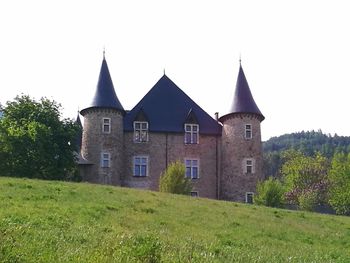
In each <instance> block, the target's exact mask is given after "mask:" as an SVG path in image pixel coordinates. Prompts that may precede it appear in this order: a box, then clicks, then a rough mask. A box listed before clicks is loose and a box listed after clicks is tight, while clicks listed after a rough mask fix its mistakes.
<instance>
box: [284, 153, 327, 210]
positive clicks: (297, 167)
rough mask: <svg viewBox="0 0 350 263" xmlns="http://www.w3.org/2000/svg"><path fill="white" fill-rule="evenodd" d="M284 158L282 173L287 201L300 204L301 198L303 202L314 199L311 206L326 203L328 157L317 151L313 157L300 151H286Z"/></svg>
mask: <svg viewBox="0 0 350 263" xmlns="http://www.w3.org/2000/svg"><path fill="white" fill-rule="evenodd" d="M284 158H285V162H284V164H283V166H282V175H283V179H284V183H285V185H286V189H287V193H286V199H287V201H288V203H290V204H297V205H300V200H301V199H303V201H305V202H304V203H306V202H307V201H308V202H311V201H314V202H315V204H314V205H313V206H315V205H317V204H326V203H327V201H328V196H327V195H328V186H329V182H328V171H329V161H328V159H327V158H325V157H323V156H322V155H321V154H319V153H318V154H316V156H315V157H310V156H305V155H304V154H303V153H301V152H300V151H287V152H285V154H284ZM314 196H316V198H315V197H314ZM308 207H310V205H308Z"/></svg>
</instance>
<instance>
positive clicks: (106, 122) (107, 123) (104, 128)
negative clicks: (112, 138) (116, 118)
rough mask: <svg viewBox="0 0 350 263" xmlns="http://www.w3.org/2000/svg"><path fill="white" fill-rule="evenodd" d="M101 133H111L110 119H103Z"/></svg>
mask: <svg viewBox="0 0 350 263" xmlns="http://www.w3.org/2000/svg"><path fill="white" fill-rule="evenodd" d="M102 133H111V118H103V120H102Z"/></svg>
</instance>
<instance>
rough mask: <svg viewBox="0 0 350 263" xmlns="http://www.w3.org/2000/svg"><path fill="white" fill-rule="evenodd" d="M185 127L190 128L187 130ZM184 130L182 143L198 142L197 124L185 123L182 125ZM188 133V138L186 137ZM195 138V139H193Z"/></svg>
mask: <svg viewBox="0 0 350 263" xmlns="http://www.w3.org/2000/svg"><path fill="white" fill-rule="evenodd" d="M187 127H189V128H190V129H189V130H187ZM194 127H196V129H197V130H196V131H194V129H193V128H194ZM184 130H185V136H184V143H185V144H199V124H193V123H185V125H184ZM188 135H189V140H188V139H187V137H188ZM194 138H196V141H195V140H194Z"/></svg>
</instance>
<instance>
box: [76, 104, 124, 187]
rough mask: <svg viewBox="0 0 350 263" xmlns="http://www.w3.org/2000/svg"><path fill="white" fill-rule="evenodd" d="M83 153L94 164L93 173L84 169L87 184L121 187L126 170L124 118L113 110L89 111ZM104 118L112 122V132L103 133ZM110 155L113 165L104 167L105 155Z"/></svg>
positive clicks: (84, 131) (85, 123) (86, 116)
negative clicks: (121, 178)
mask: <svg viewBox="0 0 350 263" xmlns="http://www.w3.org/2000/svg"><path fill="white" fill-rule="evenodd" d="M83 114H84V128H83V139H82V149H81V154H82V156H83V158H85V159H86V160H87V161H89V162H90V163H92V165H90V166H89V171H84V170H82V173H83V174H82V176H83V180H84V181H89V182H93V183H102V184H113V185H120V177H121V175H122V171H123V163H122V162H123V152H122V149H123V116H122V114H121V113H120V112H119V111H116V110H113V109H94V108H93V109H87V110H85V112H84V113H83ZM103 118H110V119H111V132H110V133H102V124H103ZM102 152H106V153H110V156H111V162H110V163H111V166H110V167H109V168H102V167H101V153H102Z"/></svg>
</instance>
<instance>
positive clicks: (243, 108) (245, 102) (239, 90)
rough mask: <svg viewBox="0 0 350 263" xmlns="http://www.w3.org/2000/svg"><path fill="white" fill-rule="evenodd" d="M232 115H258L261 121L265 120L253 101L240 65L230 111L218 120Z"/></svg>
mask: <svg viewBox="0 0 350 263" xmlns="http://www.w3.org/2000/svg"><path fill="white" fill-rule="evenodd" d="M232 113H252V114H256V115H258V116H259V118H260V119H261V121H262V120H264V119H265V117H264V115H263V114H262V113H261V111H260V110H259V108H258V106H257V105H256V103H255V101H254V98H253V95H252V93H251V91H250V88H249V85H248V82H247V79H246V77H245V75H244V72H243V68H242V65H240V67H239V72H238V77H237V83H236V90H235V94H234V96H233V101H232V105H231V108H230V111H229V113H228V114H226V115H224V116H222V117H221V118H220V119H222V118H223V117H225V116H227V115H230V114H232Z"/></svg>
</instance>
